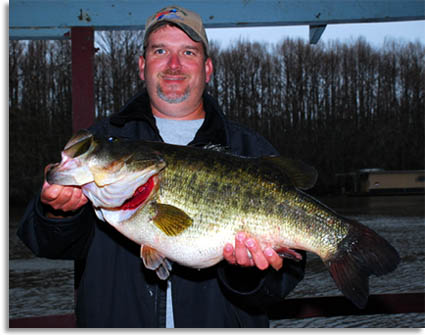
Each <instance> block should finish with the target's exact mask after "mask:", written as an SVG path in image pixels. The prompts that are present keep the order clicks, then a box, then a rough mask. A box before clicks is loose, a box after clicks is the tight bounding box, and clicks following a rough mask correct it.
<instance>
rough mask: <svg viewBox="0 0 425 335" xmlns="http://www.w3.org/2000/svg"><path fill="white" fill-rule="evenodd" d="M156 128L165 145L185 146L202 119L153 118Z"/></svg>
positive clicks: (169, 321)
mask: <svg viewBox="0 0 425 335" xmlns="http://www.w3.org/2000/svg"><path fill="white" fill-rule="evenodd" d="M155 121H156V126H157V128H158V130H159V134H160V135H161V137H162V139H163V140H164V142H165V143H170V144H178V145H187V144H189V143H190V142H191V141H192V140H193V139H194V138H195V135H196V132H197V131H198V130H199V128H201V125H202V123H203V122H204V119H199V120H170V119H164V118H159V117H156V116H155ZM166 316H167V318H166V321H165V327H166V328H174V315H173V302H172V295H171V281H168V282H167V304H166Z"/></svg>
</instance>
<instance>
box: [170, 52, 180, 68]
mask: <svg viewBox="0 0 425 335" xmlns="http://www.w3.org/2000/svg"><path fill="white" fill-rule="evenodd" d="M168 66H169V68H170V69H173V70H175V69H178V68H180V67H181V63H180V58H179V55H177V54H175V53H173V54H171V55H170V58H169V59H168Z"/></svg>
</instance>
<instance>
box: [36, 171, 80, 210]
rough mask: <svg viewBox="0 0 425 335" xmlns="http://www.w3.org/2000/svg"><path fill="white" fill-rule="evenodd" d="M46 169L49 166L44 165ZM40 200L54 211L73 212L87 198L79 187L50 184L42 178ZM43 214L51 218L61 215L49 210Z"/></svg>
mask: <svg viewBox="0 0 425 335" xmlns="http://www.w3.org/2000/svg"><path fill="white" fill-rule="evenodd" d="M48 169H49V166H47V167H46V169H45V172H47V171H48ZM40 201H41V202H42V203H43V204H45V205H48V206H50V207H51V208H53V209H54V210H56V211H62V212H73V211H76V210H77V209H79V208H81V207H82V206H84V205H85V204H86V203H87V201H88V199H87V198H86V196H85V195H84V194H83V192H82V190H81V188H80V187H77V186H62V185H50V184H49V183H48V182H47V181H46V179H44V183H43V187H42V189H41V196H40ZM45 214H46V216H48V217H51V218H61V217H63V216H62V215H56V214H53V213H49V212H47V213H45Z"/></svg>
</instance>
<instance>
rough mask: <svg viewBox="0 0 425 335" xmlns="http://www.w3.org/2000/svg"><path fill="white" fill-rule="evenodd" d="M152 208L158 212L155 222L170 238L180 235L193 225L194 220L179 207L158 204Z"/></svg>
mask: <svg viewBox="0 0 425 335" xmlns="http://www.w3.org/2000/svg"><path fill="white" fill-rule="evenodd" d="M152 207H153V208H154V210H155V212H156V215H155V216H154V218H153V222H154V223H155V225H156V226H157V227H158V228H159V229H161V230H162V231H163V232H164V233H165V234H167V235H168V236H176V235H179V234H180V233H181V232H183V231H184V230H185V229H186V228H188V227H190V226H191V225H192V221H193V220H192V218H191V217H190V216H189V215H187V214H186V213H185V212H183V211H182V210H181V209H179V208H177V207H174V206H171V205H166V204H158V203H154V204H152Z"/></svg>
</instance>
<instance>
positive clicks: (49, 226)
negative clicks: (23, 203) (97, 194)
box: [17, 195, 95, 259]
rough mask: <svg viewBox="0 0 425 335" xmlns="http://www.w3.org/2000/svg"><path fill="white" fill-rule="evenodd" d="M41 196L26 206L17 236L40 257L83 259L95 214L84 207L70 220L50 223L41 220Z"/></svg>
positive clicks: (42, 217)
mask: <svg viewBox="0 0 425 335" xmlns="http://www.w3.org/2000/svg"><path fill="white" fill-rule="evenodd" d="M42 206H43V205H42V204H41V202H40V196H39V195H38V196H36V197H34V199H32V200H31V201H30V203H29V204H28V206H27V208H26V210H25V213H24V216H23V217H22V219H21V221H20V223H19V228H18V232H17V234H18V236H19V238H20V239H21V240H22V242H23V243H24V244H25V245H26V246H27V247H28V248H29V249H30V250H31V251H32V252H33V253H34V254H35V255H36V256H39V257H46V258H54V259H82V258H84V257H85V255H86V254H87V251H88V247H89V245H90V242H91V239H92V236H93V232H94V222H95V220H94V212H93V210H92V209H91V206H90V205H85V206H84V207H83V208H82V209H80V211H79V212H78V213H76V214H75V215H74V216H72V217H67V218H63V219H51V218H48V217H46V216H44V213H43V207H42Z"/></svg>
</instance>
